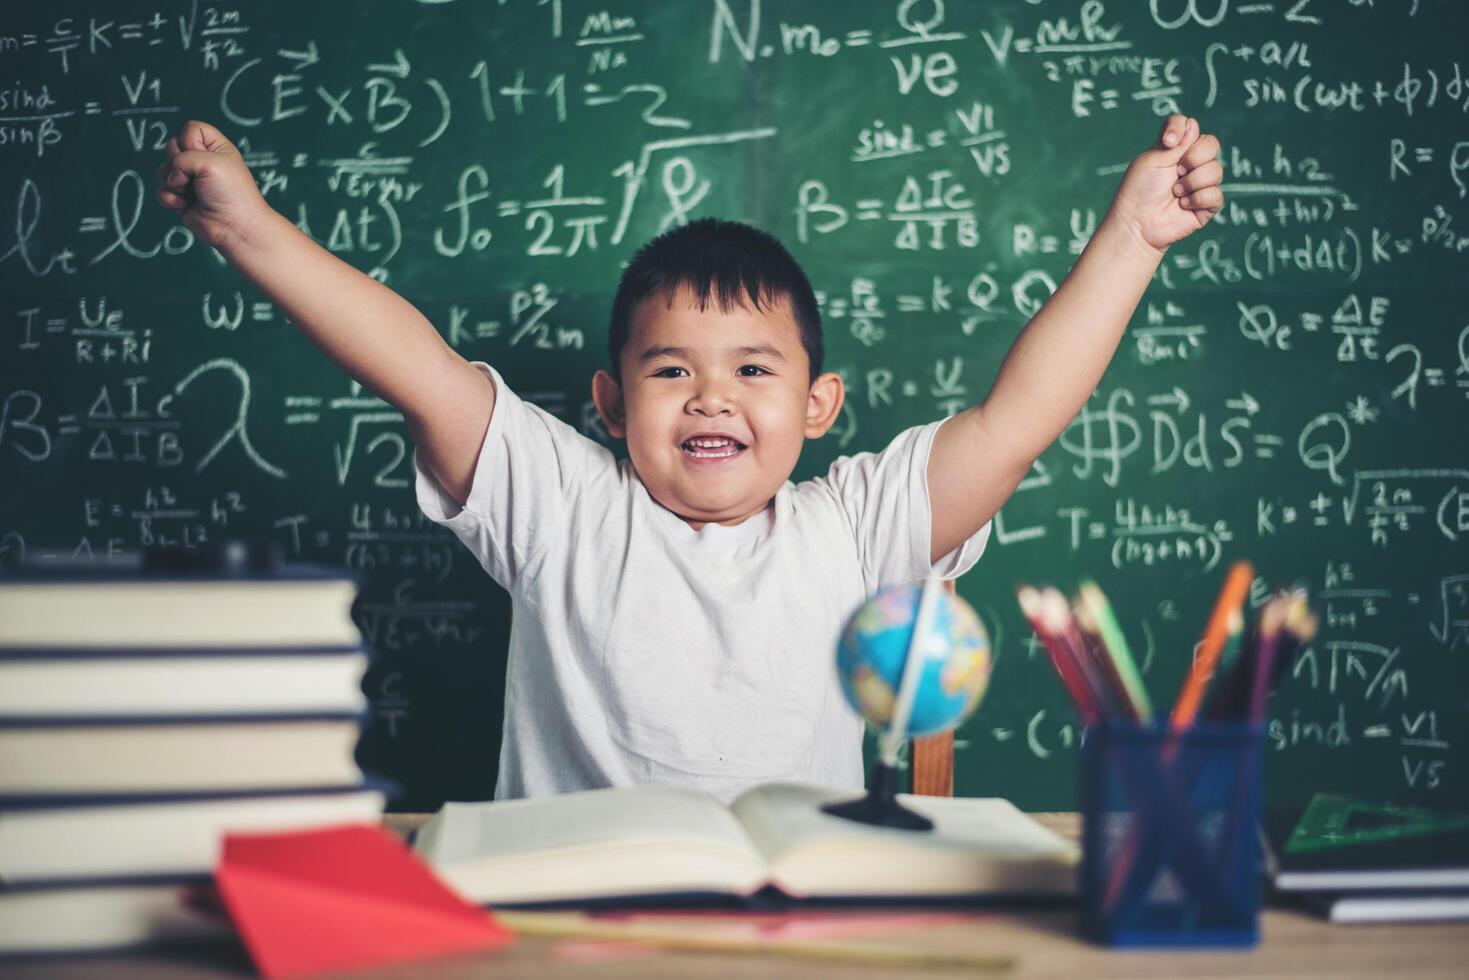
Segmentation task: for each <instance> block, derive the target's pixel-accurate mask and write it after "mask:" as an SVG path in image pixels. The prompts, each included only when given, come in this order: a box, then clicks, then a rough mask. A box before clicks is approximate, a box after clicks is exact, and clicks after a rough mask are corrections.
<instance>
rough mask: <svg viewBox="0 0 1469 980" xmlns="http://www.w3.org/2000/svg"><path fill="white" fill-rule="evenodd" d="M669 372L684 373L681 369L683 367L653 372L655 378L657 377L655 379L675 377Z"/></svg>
mask: <svg viewBox="0 0 1469 980" xmlns="http://www.w3.org/2000/svg"><path fill="white" fill-rule="evenodd" d="M669 371H683V368H681V367H666V368H663V369H662V370H660V371H655V372H653V377H655V378H672V377H674V375H672V374H669V373H668V372H669ZM685 373H687V372H685Z"/></svg>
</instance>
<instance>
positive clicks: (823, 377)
mask: <svg viewBox="0 0 1469 980" xmlns="http://www.w3.org/2000/svg"><path fill="white" fill-rule="evenodd" d="M846 397H847V389H846V386H845V385H843V384H842V376H841V375H840V374H837V373H836V372H834V371H827V372H826V373H825V374H820V375H817V377H816V380H815V381H813V382H811V391H810V393H809V394H808V395H807V396H806V438H807V439H819V438H821V437H822V436H824V435H826V432H827V430H828V429H830V428H831V427H832V425H833V424H834V423H835V422H836V420H837V416H838V415H840V414H841V412H842V402H843V401H845V400H846Z"/></svg>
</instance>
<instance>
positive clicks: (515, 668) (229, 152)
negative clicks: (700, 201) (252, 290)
mask: <svg viewBox="0 0 1469 980" xmlns="http://www.w3.org/2000/svg"><path fill="white" fill-rule="evenodd" d="M167 152H168V159H167V160H166V161H165V162H164V163H163V164H162V165H160V166H159V168H158V180H159V187H158V190H157V197H158V200H159V202H160V203H162V204H163V205H164V206H166V207H168V208H170V209H172V210H174V211H175V212H177V213H178V214H179V215H180V216H181V217H182V220H183V222H184V224H185V225H187V226H188V227H189V228H190V229H191V230H192V231H193V232H194V233H195V234H197V235H198V236H199V237H200V238H201V239H202V240H203V241H204V242H206V243H207V244H209V245H212V246H214V247H215V248H217V249H219V250H220V252H221V253H222V254H223V255H224V256H225V258H227V259H228V260H229V261H230V262H231V263H232V264H233V265H234V266H235V267H236V268H237V269H239V270H240V271H241V272H242V273H243V274H244V275H245V276H246V277H247V278H248V279H249V280H250V281H251V282H253V283H254V284H255V285H256V286H257V287H259V288H260V289H261V290H262V291H263V292H264V293H265V294H266V295H268V296H269V297H270V298H271V300H272V301H273V302H274V303H275V304H276V305H277V306H278V307H280V309H281V310H282V312H284V313H285V315H286V316H287V317H288V318H289V319H290V320H291V322H292V323H294V324H295V325H296V326H297V327H298V328H299V329H301V330H302V331H303V332H304V333H305V334H306V335H307V336H308V337H309V338H310V339H311V340H312V341H313V342H315V343H316V344H317V345H318V346H319V347H320V348H321V349H322V350H323V352H325V353H326V355H327V356H328V357H330V358H331V359H332V360H333V361H334V362H335V363H336V364H337V365H339V366H340V367H341V368H342V369H343V370H344V371H346V372H347V374H349V375H351V376H352V377H353V378H356V379H357V380H358V381H360V382H361V383H362V384H364V385H365V386H367V387H368V388H370V389H371V390H373V391H374V392H376V393H377V394H378V395H380V396H381V397H383V398H384V399H386V400H387V401H388V402H390V403H391V404H393V405H394V406H396V407H397V408H398V409H399V410H400V411H401V412H402V413H403V416H404V418H405V419H406V420H407V425H408V429H409V431H410V433H411V434H412V436H413V439H414V441H415V443H416V445H417V452H416V455H415V465H416V466H417V474H418V475H417V493H418V501H419V504H420V506H421V507H422V508H423V510H424V512H425V513H427V514H428V515H429V516H430V517H431V518H432V519H434V520H435V521H438V522H439V523H441V524H444V525H446V526H447V527H449V528H451V529H452V530H453V531H454V533H455V534H456V535H458V536H459V538H460V539H461V540H462V541H463V542H464V543H465V545H467V546H468V547H469V548H470V550H471V551H473V552H474V554H475V555H476V557H477V558H478V559H479V561H480V563H481V564H482V565H483V566H484V568H485V570H486V571H487V572H489V574H490V575H491V577H493V578H494V579H495V581H497V582H499V583H500V584H501V585H502V586H504V587H505V588H506V589H507V590H508V591H509V593H510V596H511V598H512V602H513V610H514V612H513V624H512V631H511V639H510V660H509V675H508V678H507V685H506V694H505V711H506V716H505V733H504V743H503V746H502V750H501V758H500V775H499V782H498V785H497V787H496V792H495V795H496V797H497V798H499V799H507V798H513V797H521V796H538V795H545V794H550V793H559V792H566V791H569V790H577V789H589V788H594V787H600V786H609V785H627V784H632V783H644V782H662V783H682V784H687V785H692V786H697V787H701V788H703V789H706V790H708V791H710V792H712V793H714V794H716V795H718V796H720V797H722V798H724V799H726V800H728V799H730V798H732V797H733V796H735V795H736V794H738V793H739V792H740V791H741V790H743V789H745V788H747V787H749V786H750V785H752V784H754V783H757V782H762V781H766V780H774V779H794V780H802V781H808V782H816V783H823V784H828V785H836V786H849V787H853V788H858V787H860V786H861V785H862V781H863V774H862V752H861V733H862V722H861V721H860V719H858V717H857V716H856V714H855V713H853V712H852V711H851V710H850V709H849V708H848V707H847V706H846V705H845V703H844V702H843V699H842V695H841V691H840V688H839V686H838V683H837V680H836V677H835V671H834V669H833V666H832V663H833V656H834V655H833V646H834V643H835V640H836V637H837V634H838V631H839V628H840V626H841V623H842V621H843V619H844V618H845V617H846V616H847V615H848V614H850V612H851V611H852V610H853V609H854V608H855V607H856V606H857V605H858V604H859V603H860V602H861V601H862V600H863V599H864V598H866V597H867V596H868V595H870V594H871V593H872V592H873V591H874V590H875V589H877V588H878V587H880V586H883V585H887V584H890V583H895V582H904V581H912V580H915V579H918V578H921V577H923V576H924V575H926V574H927V573H928V570H929V568H930V567H933V568H935V569H936V570H938V571H939V572H940V573H941V574H942V575H943V576H944V577H947V578H951V577H954V576H956V575H959V574H961V573H962V572H964V571H965V570H966V569H968V568H969V567H970V566H971V565H972V564H973V563H974V561H975V560H976V559H977V558H978V557H979V554H980V552H981V551H983V549H984V545H985V542H986V540H987V539H988V537H989V521H990V518H991V517H992V516H993V515H994V514H995V512H996V511H998V510H999V508H1000V505H1001V504H1003V503H1004V501H1005V499H1006V498H1007V497H1008V496H1009V495H1010V493H1011V492H1012V491H1013V490H1014V489H1015V487H1016V486H1017V485H1018V484H1019V482H1020V480H1021V479H1022V477H1024V476H1025V474H1026V472H1027V471H1028V470H1029V468H1030V465H1031V463H1032V461H1033V460H1035V458H1036V457H1037V456H1039V455H1040V453H1041V451H1042V450H1044V449H1045V448H1046V447H1047V446H1048V445H1049V444H1050V443H1051V441H1052V440H1053V439H1055V438H1056V437H1057V436H1058V435H1059V434H1060V433H1061V431H1062V430H1063V429H1064V428H1065V427H1066V425H1067V424H1068V423H1069V422H1070V421H1071V419H1072V418H1073V417H1074V416H1075V415H1076V413H1077V412H1078V411H1079V410H1080V409H1081V407H1082V405H1083V404H1084V403H1085V401H1086V399H1087V397H1088V396H1089V395H1090V394H1091V392H1092V390H1093V389H1094V388H1095V386H1096V384H1097V382H1098V380H1099V379H1100V378H1101V376H1102V372H1103V370H1104V369H1105V368H1106V366H1107V363H1108V361H1109V360H1110V359H1111V357H1112V354H1113V351H1114V350H1115V349H1116V347H1117V344H1118V342H1119V340H1120V339H1121V336H1122V332H1123V330H1124V329H1125V327H1126V326H1127V322H1128V319H1129V318H1130V317H1131V315H1132V313H1133V310H1134V309H1135V308H1136V306H1137V303H1138V300H1139V299H1140V297H1141V296H1142V293H1143V291H1144V289H1145V288H1146V287H1147V285H1148V281H1149V279H1150V278H1151V276H1152V274H1153V271H1154V269H1155V268H1156V267H1157V265H1158V262H1159V260H1160V258H1161V257H1162V255H1163V252H1164V250H1165V249H1167V247H1168V246H1169V245H1170V244H1172V243H1173V242H1175V241H1178V240H1179V239H1181V238H1183V237H1185V236H1186V235H1188V234H1190V233H1191V232H1193V231H1195V230H1196V229H1198V228H1200V227H1202V226H1203V225H1204V224H1205V223H1207V222H1208V221H1209V219H1210V218H1211V217H1212V216H1213V215H1214V214H1215V213H1216V212H1217V211H1218V209H1219V206H1220V203H1221V201H1222V195H1221V192H1220V188H1219V186H1218V185H1219V181H1220V178H1221V176H1222V170H1221V167H1220V164H1219V162H1218V160H1217V157H1218V152H1219V143H1218V141H1217V140H1216V139H1215V138H1214V137H1212V136H1204V135H1201V134H1200V132H1199V127H1198V124H1197V123H1196V122H1195V121H1194V120H1193V119H1188V118H1185V117H1183V116H1178V115H1175V116H1172V117H1170V118H1169V119H1168V120H1167V122H1166V123H1165V124H1164V126H1163V130H1162V133H1161V135H1160V136H1159V140H1158V143H1157V144H1155V145H1154V146H1153V147H1151V148H1149V149H1148V150H1146V151H1145V152H1143V153H1142V154H1141V155H1139V156H1138V157H1137V159H1136V160H1134V161H1133V163H1132V165H1131V166H1130V167H1129V168H1128V170H1127V173H1126V175H1125V176H1124V177H1123V179H1122V183H1121V186H1120V188H1119V189H1118V191H1117V194H1116V196H1115V198H1114V199H1113V201H1112V205H1111V207H1110V208H1109V209H1108V212H1107V215H1106V217H1105V219H1104V220H1103V221H1102V222H1101V224H1100V225H1099V226H1098V228H1097V231H1096V233H1095V234H1094V235H1093V237H1092V239H1091V241H1090V242H1089V243H1088V245H1087V247H1086V249H1085V250H1084V251H1083V252H1082V254H1081V256H1080V257H1079V258H1078V259H1077V262H1076V264H1075V266H1074V267H1073V268H1072V270H1071V272H1070V273H1069V274H1068V275H1067V277H1066V279H1065V281H1064V282H1063V283H1062V284H1061V286H1060V288H1059V289H1058V290H1057V291H1056V293H1055V295H1053V296H1052V297H1051V298H1050V299H1049V301H1047V302H1046V304H1045V306H1044V307H1043V308H1042V309H1041V310H1040V311H1039V312H1038V313H1037V314H1036V315H1035V317H1034V318H1032V319H1031V321H1030V323H1029V324H1027V325H1026V327H1025V328H1024V330H1023V331H1022V332H1021V333H1020V335H1019V337H1018V338H1017V339H1016V341H1015V343H1014V345H1013V346H1012V347H1011V349H1010V351H1009V353H1008V354H1007V355H1006V357H1005V359H1004V363H1003V364H1002V365H1001V367H1000V370H999V374H998V376H997V378H996V380H995V384H994V387H993V389H992V390H991V392H990V394H989V396H988V397H987V398H986V399H985V400H984V401H983V402H982V403H980V404H977V405H975V406H973V407H971V408H969V409H967V410H966V411H964V412H962V413H960V414H958V415H956V416H953V417H952V418H949V419H947V420H940V421H937V422H933V423H931V424H929V425H926V426H919V427H915V428H911V429H909V430H907V431H906V432H903V433H901V434H899V435H898V436H897V438H895V439H894V440H893V441H892V442H891V443H890V444H889V445H888V446H887V448H886V449H884V450H883V451H882V452H881V453H877V454H874V453H860V454H858V455H856V456H854V457H850V458H843V459H839V460H837V462H836V463H834V464H833V465H832V467H831V469H830V471H829V473H828V474H827V475H826V477H824V478H822V479H816V480H810V481H807V482H805V483H802V484H800V485H793V484H792V483H790V482H789V481H788V478H789V476H790V474H791V472H792V470H793V469H794V467H795V465H796V460H797V457H798V456H799V455H800V452H801V447H802V444H803V443H804V441H805V440H806V439H815V438H818V437H820V436H822V435H823V434H825V433H826V431H827V430H828V429H829V428H830V427H831V425H832V423H833V422H834V421H835V420H836V418H837V415H838V413H839V412H840V410H841V406H842V399H843V394H844V393H843V388H842V381H841V378H840V377H839V376H837V375H836V374H832V373H822V371H821V357H822V346H821V328H820V318H819V314H818V311H817V309H816V302H815V298H814V297H813V295H812V292H811V287H810V284H809V283H808V282H807V280H806V277H805V275H804V274H803V273H802V272H801V270H800V268H799V267H798V266H797V265H796V263H795V261H794V260H793V259H792V258H791V257H790V255H789V254H787V253H786V251H785V249H783V248H782V247H781V246H780V245H779V243H777V242H776V241H775V240H774V239H773V238H771V237H769V236H768V235H765V234H763V233H761V232H757V231H755V230H754V229H751V228H748V227H746V226H743V225H737V224H733V223H728V222H710V221H702V222H695V223H693V224H691V225H688V226H687V227H685V228H680V229H676V230H674V231H672V232H669V233H668V234H667V235H665V236H663V237H661V238H659V239H655V240H654V241H653V242H651V243H650V244H648V245H647V246H645V247H644V249H643V250H642V251H640V252H639V253H638V254H637V256H636V257H635V258H634V260H633V261H632V263H631V264H630V265H629V267H628V269H627V271H626V273H625V274H624V276H623V278H622V282H621V284H620V285H619V287H618V292H617V297H616V300H615V302H614V305H613V311H612V327H611V335H610V343H609V348H610V353H611V363H610V368H609V370H602V371H598V372H597V373H596V376H595V378H594V379H593V382H592V394H593V398H594V400H595V402H596V405H597V409H598V412H599V413H600V414H601V417H602V421H603V422H604V424H605V425H606V427H607V431H608V432H610V433H611V434H612V435H613V436H616V437H619V438H625V439H626V440H627V449H628V454H629V456H630V457H631V458H630V460H629V461H625V462H622V463H621V464H619V463H618V462H617V461H615V460H614V458H613V456H612V454H611V453H610V452H608V450H607V449H605V448H604V447H603V446H601V445H599V444H598V443H596V442H593V441H592V440H590V439H587V438H585V437H583V436H582V435H580V434H579V433H578V432H577V431H576V430H575V429H573V428H571V427H570V426H567V425H565V424H564V423H562V422H560V421H558V420H557V419H555V418H554V417H552V416H551V415H548V414H547V413H546V412H543V411H541V410H540V409H538V408H536V407H535V406H533V405H530V404H528V403H526V402H524V401H522V400H521V399H520V398H519V397H517V396H516V395H515V393H514V392H513V391H512V390H511V389H510V387H509V386H508V385H507V384H506V383H505V381H504V379H502V378H501V377H500V375H499V374H498V373H497V372H495V371H494V369H492V368H490V367H488V366H487V365H484V364H471V363H469V362H468V361H466V360H464V359H463V358H462V357H460V355H459V354H458V353H457V352H456V351H454V350H453V349H452V348H451V347H449V346H448V344H446V343H445V342H444V341H443V340H442V339H441V338H440V336H439V334H438V333H437V332H436V331H435V330H434V328H433V326H432V325H431V324H430V323H429V322H428V321H427V320H425V319H424V318H423V316H422V315H421V314H419V312H418V311H417V310H415V309H414V308H413V307H412V306H411V305H409V304H408V303H407V302H406V301H404V300H403V299H402V298H401V297H399V296H398V295H397V294H395V293H393V292H392V291H391V290H389V289H388V288H386V287H385V286H383V285H382V284H380V283H378V282H376V281H374V280H373V279H371V278H369V277H367V276H366V275H363V274H362V273H360V272H358V271H357V270H355V269H353V268H352V267H351V266H349V265H347V264H346V263H344V262H342V261H340V260H338V259H337V258H335V257H334V256H332V255H331V254H329V253H328V252H326V251H325V250H324V249H322V248H320V247H319V246H318V245H316V244H315V243H314V242H312V241H311V240H310V239H309V238H308V237H307V236H306V235H304V234H303V233H301V232H300V231H299V230H297V229H296V228H295V227H294V226H293V225H292V224H291V223H290V222H289V221H288V220H287V219H286V218H284V217H282V216H281V215H279V214H278V213H276V212H275V211H273V210H272V209H271V208H270V207H269V206H268V205H267V204H266V203H265V201H264V199H263V198H262V197H261V195H260V193H259V192H258V190H257V189H256V186H255V183H254V181H253V180H252V178H251V176H250V173H249V171H248V169H247V168H246V166H245V163H244V161H243V159H242V158H241V156H240V154H239V153H238V152H237V151H236V150H235V148H234V147H233V146H232V145H231V144H230V142H229V141H228V140H226V139H225V138H224V136H223V135H221V134H220V132H219V131H218V130H216V129H214V128H213V127H211V126H209V125H206V124H204V123H199V122H189V123H187V124H186V125H185V126H184V127H183V129H182V131H181V132H180V133H179V135H178V136H177V137H176V138H175V139H171V140H169V143H168V148H167Z"/></svg>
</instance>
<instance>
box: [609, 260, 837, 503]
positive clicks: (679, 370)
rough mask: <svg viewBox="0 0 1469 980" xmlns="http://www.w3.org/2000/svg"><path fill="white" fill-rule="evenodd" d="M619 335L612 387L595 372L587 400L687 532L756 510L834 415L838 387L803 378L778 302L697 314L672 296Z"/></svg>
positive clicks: (656, 299) (806, 372) (796, 339)
mask: <svg viewBox="0 0 1469 980" xmlns="http://www.w3.org/2000/svg"><path fill="white" fill-rule="evenodd" d="M629 327H630V329H629V333H628V341H627V346H626V347H624V348H623V351H622V363H621V365H619V367H620V369H621V371H622V385H621V386H619V385H618V384H617V382H616V381H615V380H614V379H613V377H612V375H611V374H610V373H609V372H607V371H598V372H597V375H596V377H595V378H594V379H593V382H592V395H593V399H594V400H595V401H596V404H597V411H598V412H599V413H600V414H601V416H602V422H603V424H604V425H606V427H607V431H608V432H609V433H611V434H612V436H614V437H615V438H625V439H626V440H627V450H628V455H629V456H630V457H631V459H632V464H633V467H634V469H636V470H637V474H638V477H639V479H641V480H642V481H643V485H644V486H645V487H647V489H648V493H649V494H651V495H652V497H653V499H654V500H656V501H658V503H660V504H662V505H663V506H664V507H666V508H668V509H669V510H671V511H672V512H673V513H675V514H677V515H678V516H679V517H681V518H683V519H684V520H685V521H687V522H688V523H689V524H690V525H692V526H693V527H694V528H695V529H697V528H700V527H702V526H703V525H704V524H706V523H719V524H738V523H740V522H741V521H743V520H745V519H746V518H747V517H750V516H751V515H753V514H756V513H759V512H760V511H761V510H762V509H763V508H764V507H765V506H766V505H767V504H768V503H769V502H770V500H771V498H773V497H774V496H775V493H776V491H777V490H779V489H780V487H781V485H782V484H783V483H785V481H786V480H787V479H789V477H790V475H791V471H792V470H794V469H795V467H796V460H797V458H798V457H799V456H800V455H801V445H802V443H803V442H804V441H805V440H806V439H815V438H818V437H819V436H822V435H824V434H825V433H826V431H827V430H828V429H830V428H831V425H832V423H833V422H835V421H836V417H837V413H838V412H840V411H841V407H842V398H843V389H842V381H841V378H840V377H838V376H837V375H836V374H832V373H827V374H823V375H821V376H820V377H818V378H817V379H816V380H815V381H811V380H810V377H811V365H810V361H809V359H808V358H807V356H806V348H805V347H804V346H803V345H802V343H801V335H800V329H799V328H798V327H797V326H796V319H795V316H794V314H793V312H792V310H791V304H790V301H789V300H788V299H786V298H785V297H781V299H780V300H779V302H777V303H776V304H775V305H774V306H773V307H772V308H768V309H766V310H764V311H758V310H754V309H751V308H748V307H745V306H734V307H731V308H730V309H729V310H720V308H719V303H718V300H717V299H716V298H711V299H710V301H709V302H708V303H707V304H705V307H704V309H703V310H700V309H699V307H698V303H697V300H696V299H695V298H694V297H693V296H692V294H690V293H689V292H688V291H687V290H686V289H685V288H683V287H680V288H679V290H678V292H677V293H676V294H674V296H673V301H672V303H671V304H670V303H669V300H668V297H667V296H665V295H659V294H655V295H653V296H650V297H648V298H647V299H645V300H643V301H642V302H641V303H639V304H638V305H637V306H636V307H635V308H634V310H633V313H632V317H631V321H630V324H629ZM695 439H697V440H698V442H699V443H702V445H696V444H694V443H693V442H691V441H690V440H695Z"/></svg>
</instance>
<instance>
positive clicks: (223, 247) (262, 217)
mask: <svg viewBox="0 0 1469 980" xmlns="http://www.w3.org/2000/svg"><path fill="white" fill-rule="evenodd" d="M283 225H288V226H290V227H291V228H294V227H295V225H292V224H291V223H290V221H289V220H288V219H287V218H286V216H285V215H283V214H281V213H280V212H279V211H277V210H275V209H274V208H272V207H271V206H270V205H269V204H267V203H266V202H265V199H264V198H261V199H260V200H259V202H258V203H257V205H256V206H255V207H253V208H251V209H249V210H248V211H247V212H246V213H245V215H244V217H242V218H241V219H240V220H239V221H237V222H235V224H234V227H233V228H232V229H231V232H232V233H231V234H230V236H229V239H228V240H227V241H225V242H221V243H220V246H219V252H220V254H222V255H223V256H224V257H225V258H226V259H228V260H229V261H230V262H232V263H233V262H235V261H236V260H237V259H239V258H243V257H245V256H246V255H247V254H248V253H251V252H258V251H261V250H264V249H269V248H270V247H271V245H272V243H273V242H276V241H279V240H280V237H281V235H282V233H283V232H285V230H286V229H285V228H284V227H283Z"/></svg>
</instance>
